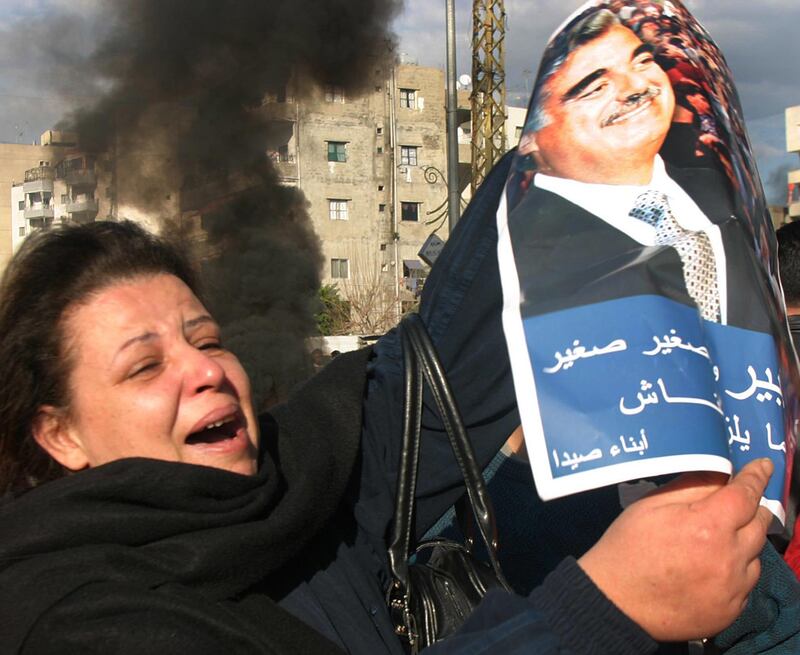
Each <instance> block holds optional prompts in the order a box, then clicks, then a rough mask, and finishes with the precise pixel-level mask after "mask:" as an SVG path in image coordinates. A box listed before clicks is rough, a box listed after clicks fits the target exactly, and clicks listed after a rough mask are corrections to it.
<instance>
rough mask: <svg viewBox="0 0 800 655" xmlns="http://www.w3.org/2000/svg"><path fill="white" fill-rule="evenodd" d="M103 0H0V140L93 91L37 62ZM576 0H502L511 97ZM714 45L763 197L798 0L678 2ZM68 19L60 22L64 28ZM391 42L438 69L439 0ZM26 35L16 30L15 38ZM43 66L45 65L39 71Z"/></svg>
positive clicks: (773, 181) (40, 125) (74, 42)
mask: <svg viewBox="0 0 800 655" xmlns="http://www.w3.org/2000/svg"><path fill="white" fill-rule="evenodd" d="M267 1H268V0H267ZM102 2H103V0H0V61H3V62H4V66H3V69H2V70H0V141H3V142H11V143H32V142H33V141H34V140H36V139H38V137H39V135H40V134H41V133H42V132H43V131H44V130H46V129H49V128H50V127H52V126H53V125H54V124H55V123H56V122H57V121H58V119H59V118H60V117H61V116H63V115H64V113H65V110H66V109H67V108H68V107H69V104H70V103H71V102H72V103H80V102H82V101H85V100H86V99H87V97H90V95H89V94H90V93H91V91H89V90H87V88H86V87H84V86H82V85H81V84H80V83H79V80H78V81H76V80H75V78H74V77H69V79H68V81H66V80H67V78H66V76H62V75H60V74H59V71H58V70H57V69H56V70H54V69H53V67H52V66H50V67H43V66H42V65H41V63H42V61H45V60H47V61H53V60H54V57H53V55H54V54H61V55H63V56H64V57H65V58H67V59H68V60H69V61H74V60H75V58H76V57H80V56H82V55H85V54H86V53H87V52H88V49H89V48H90V47H91V44H92V43H93V42H94V41H95V40H96V39H95V36H96V30H95V26H96V25H97V23H95V22H94V20H95V19H96V17H97V7H98V6H100V5H101V4H102ZM581 4H582V3H581V2H580V1H578V0H506V3H505V7H506V14H507V22H508V25H507V46H506V76H507V84H508V99H509V104H512V105H517V106H524V105H525V104H527V99H528V94H529V90H530V86H531V84H532V82H533V80H534V78H535V76H536V70H537V68H538V63H539V59H540V57H541V54H542V51H543V49H544V45H545V43H546V41H547V39H548V37H549V36H550V34H551V33H552V32H553V30H555V29H556V28H557V27H558V25H559V24H560V23H561V22H562V21H563V20H564V19H565V18H566V17H567V15H568V14H569V13H571V12H572V11H573V10H574V9H576V8H577V7H579V6H580V5H581ZM686 5H687V6H688V7H689V9H690V10H691V11H692V12H693V13H694V14H695V16H696V17H697V18H698V19H699V20H700V22H701V23H703V25H704V26H705V27H706V29H707V30H708V31H709V32H710V33H711V35H712V36H713V37H714V39H715V40H716V42H717V44H718V45H719V46H720V48H721V49H722V52H723V53H724V55H725V56H726V58H727V60H728V63H729V65H730V67H731V69H732V70H733V74H734V79H735V81H736V84H737V87H738V90H739V95H740V97H741V101H742V106H743V110H744V115H745V120H746V123H747V127H748V131H749V133H750V138H751V141H752V143H753V150H754V153H755V155H756V158H757V161H758V164H759V170H760V173H761V177H762V181H763V183H764V185H765V188H766V189H767V195H768V199H769V200H770V202H780V201H781V200H782V198H781V195H782V194H783V193H785V171H786V170H787V169H788V168H789V167H792V168H796V167H797V165H798V162H797V161H796V159H797V156H796V155H789V154H788V153H786V143H785V122H784V121H785V118H784V110H785V108H786V107H788V106H792V105H800V78H799V77H798V75H797V62H798V61H800V1H799V0H757V1H756V0H753V1H747V0H686ZM471 6H472V3H471V0H456V20H457V49H458V59H459V71H458V72H459V74H469V73H470V72H471V71H470V67H471V65H470V47H471V43H470V41H471ZM65 9H66V10H68V11H70V12H72V15H73V23H72V24H71V25H70V27H71V28H73V29H71V30H67V29H65V30H64V33H67V32H69V33H71V34H72V35H73V36H72V37H71V38H70V39H67V40H65V41H64V42H61V43H58V44H54V43H51V42H48V40H47V39H44V38H37V37H39V36H41V33H42V32H41V31H40V28H41V27H42V26H45V25H47V24H48V23H49V22H50V21H52V20H53V17H54V16H55V14H56V12H59V11H61V10H65ZM66 27H67V25H65V28H66ZM394 30H395V32H396V33H397V36H398V41H399V50H400V52H401V53H403V56H404V57H405V58H407V59H409V60H411V61H416V62H417V63H419V64H421V65H425V66H438V67H444V62H445V0H405V6H404V9H403V11H402V12H401V13H400V15H399V16H398V17H397V19H396V20H395V24H394ZM23 37H24V38H23ZM45 68H46V69H47V70H43V69H45Z"/></svg>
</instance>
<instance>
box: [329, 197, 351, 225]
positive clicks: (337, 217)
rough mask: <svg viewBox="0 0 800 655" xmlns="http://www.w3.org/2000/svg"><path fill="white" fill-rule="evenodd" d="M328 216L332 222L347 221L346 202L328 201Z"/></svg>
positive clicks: (331, 199) (332, 199)
mask: <svg viewBox="0 0 800 655" xmlns="http://www.w3.org/2000/svg"><path fill="white" fill-rule="evenodd" d="M328 216H329V217H330V219H331V220H332V221H346V220H347V200H337V199H334V198H329V199H328Z"/></svg>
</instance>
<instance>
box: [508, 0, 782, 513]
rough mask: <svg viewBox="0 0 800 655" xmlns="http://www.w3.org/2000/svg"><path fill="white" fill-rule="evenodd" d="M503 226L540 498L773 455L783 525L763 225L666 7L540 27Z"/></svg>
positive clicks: (719, 79) (728, 135)
mask: <svg viewBox="0 0 800 655" xmlns="http://www.w3.org/2000/svg"><path fill="white" fill-rule="evenodd" d="M498 232H499V245H498V254H499V258H500V266H501V276H502V281H503V294H504V313H503V320H504V328H505V331H506V337H507V342H508V346H509V351H510V352H511V358H512V370H513V373H514V384H515V388H516V392H517V397H518V400H519V405H520V413H521V415H522V422H523V426H524V428H525V435H526V441H528V448H529V451H532V452H534V453H535V455H534V456H533V457H532V458H531V459H532V466H533V470H534V477H535V478H536V483H537V489H538V490H539V492H540V495H542V496H543V497H545V498H546V497H555V496H558V495H563V494H566V493H573V492H575V491H579V490H582V489H586V488H591V487H595V486H601V485H604V484H610V483H612V482H617V481H621V480H626V479H635V478H637V477H644V476H647V475H655V474H661V473H671V472H677V471H683V470H702V469H708V470H720V471H728V472H729V471H730V470H732V469H738V468H739V467H740V466H741V465H742V464H743V463H744V462H745V461H747V459H748V458H752V457H755V456H771V457H772V458H773V459H774V460H775V461H776V469H778V470H779V471H780V472H781V473H780V474H779V478H780V479H779V480H778V481H777V482H775V484H774V485H773V488H772V489H771V490H770V494H771V495H770V496H769V498H771V502H772V505H771V507H772V509H773V510H774V511H775V513H776V516H778V517H779V518H781V519H783V517H784V516H783V515H784V510H785V508H784V502H785V494H786V489H787V488H788V487H787V484H788V483H786V476H784V475H783V473H784V472H785V471H786V460H787V457H791V455H790V453H792V452H793V449H794V434H793V433H792V430H791V429H788V428H789V427H790V426H791V425H792V422H793V420H794V416H795V412H796V405H797V395H796V391H795V390H796V388H797V372H796V370H795V369H794V367H793V366H790V365H789V362H790V360H792V355H791V350H789V348H790V346H788V345H787V344H788V338H787V336H786V326H785V320H784V313H783V308H782V306H781V302H780V291H779V285H778V283H777V278H776V277H775V276H774V262H775V256H774V235H773V234H772V232H771V225H770V224H769V218H768V214H767V212H766V208H765V204H764V199H763V192H762V190H761V186H760V183H759V182H758V178H757V176H756V174H755V166H754V164H753V161H752V156H751V154H750V150H749V142H748V140H747V137H746V133H745V131H744V125H743V122H742V120H741V115H740V110H739V106H738V100H737V97H736V92H735V88H734V86H733V82H732V81H731V79H730V74H729V71H728V68H727V65H726V64H725V62H724V59H723V58H722V55H721V54H720V53H719V50H718V49H717V48H716V46H715V45H714V43H713V41H712V40H711V38H710V36H709V35H708V34H707V32H705V30H704V29H703V28H702V27H701V26H700V25H699V24H698V23H697V22H696V21H695V20H694V18H693V17H692V16H691V14H689V12H688V11H687V10H686V9H685V8H684V7H683V6H682V5H681V4H680V2H678V1H677V0H663V1H661V2H656V1H649V0H613V1H612V2H603V1H600V0H595V1H594V2H590V3H587V5H585V6H584V7H583V8H582V9H581V10H579V11H578V12H576V13H575V14H573V16H572V17H571V18H570V19H568V20H567V22H566V23H565V24H564V26H563V27H562V28H561V29H560V30H558V31H557V32H556V34H555V35H554V36H553V37H552V38H551V39H550V42H549V43H548V46H547V48H546V50H545V54H544V56H543V59H542V63H541V66H540V68H539V73H538V76H537V79H536V83H535V86H534V91H533V94H532V97H531V102H530V105H529V109H528V115H527V118H526V123H525V126H524V129H523V132H522V135H521V138H520V142H519V145H518V148H517V152H516V154H515V158H514V161H513V163H512V166H511V174H510V176H509V179H508V182H507V185H506V191H505V194H504V196H503V198H502V200H501V204H500V207H499V209H498ZM653 344H655V346H654V345H653ZM748 383H749V384H750V386H749V387H748V386H747V385H748ZM756 389H760V390H762V391H763V390H766V389H769V393H767V394H766V395H765V394H763V393H759V394H758V396H757V400H754V398H756V393H755V390H756ZM751 391H752V393H751ZM767 396H769V400H771V401H773V402H765V399H766V398H767ZM576 415H577V416H579V417H580V420H579V421H578V422H577V426H578V429H577V430H575V431H574V432H575V433H574V434H572V435H569V436H565V435H564V434H563V432H564V430H563V425H565V421H567V420H568V418H569V417H574V416H576ZM571 423H572V424H573V425H576V422H575V421H574V420H572V421H571Z"/></svg>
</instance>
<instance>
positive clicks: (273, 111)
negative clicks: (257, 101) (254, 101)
mask: <svg viewBox="0 0 800 655" xmlns="http://www.w3.org/2000/svg"><path fill="white" fill-rule="evenodd" d="M261 110H262V111H263V112H264V116H265V117H266V118H267V120H270V121H286V122H289V123H294V122H295V121H297V103H296V102H292V101H289V102H265V103H264V104H263V105H261Z"/></svg>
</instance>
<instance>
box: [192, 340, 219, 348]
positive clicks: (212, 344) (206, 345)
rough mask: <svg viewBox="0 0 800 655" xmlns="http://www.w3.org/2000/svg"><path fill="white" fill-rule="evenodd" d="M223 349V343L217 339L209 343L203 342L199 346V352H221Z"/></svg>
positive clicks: (208, 341)
mask: <svg viewBox="0 0 800 655" xmlns="http://www.w3.org/2000/svg"><path fill="white" fill-rule="evenodd" d="M221 348H222V343H221V342H220V341H219V340H217V339H209V340H207V341H201V342H200V343H198V344H197V349H198V350H220V349H221Z"/></svg>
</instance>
